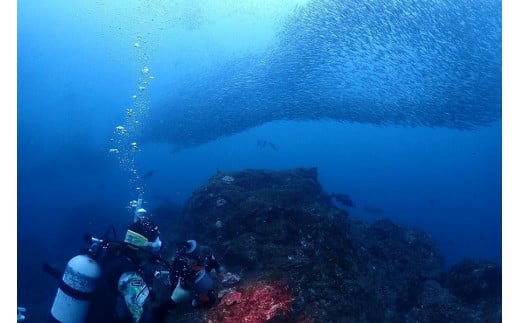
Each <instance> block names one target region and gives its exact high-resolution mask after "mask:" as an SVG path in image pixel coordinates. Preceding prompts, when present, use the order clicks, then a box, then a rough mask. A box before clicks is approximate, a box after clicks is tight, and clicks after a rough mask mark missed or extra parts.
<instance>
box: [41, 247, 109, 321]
mask: <svg viewBox="0 0 520 323" xmlns="http://www.w3.org/2000/svg"><path fill="white" fill-rule="evenodd" d="M100 276H101V268H100V266H99V264H98V263H97V262H96V261H95V260H94V259H92V258H90V257H89V256H87V255H78V256H75V257H74V258H72V259H71V260H69V262H68V263H67V267H66V268H65V272H64V273H63V277H62V279H61V281H60V285H59V288H58V292H57V293H56V297H55V298H54V303H53V304H52V308H51V316H50V322H62V323H83V322H85V320H86V318H87V315H88V311H89V309H90V303H91V301H92V298H93V294H94V291H95V289H96V287H97V284H98V281H99V278H100Z"/></svg>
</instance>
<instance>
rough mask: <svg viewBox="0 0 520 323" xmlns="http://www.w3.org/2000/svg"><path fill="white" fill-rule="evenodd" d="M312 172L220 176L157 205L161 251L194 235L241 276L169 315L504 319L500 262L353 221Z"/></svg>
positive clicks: (206, 318) (392, 226) (402, 230)
mask: <svg viewBox="0 0 520 323" xmlns="http://www.w3.org/2000/svg"><path fill="white" fill-rule="evenodd" d="M331 199H332V197H331V195H329V194H327V193H326V192H324V191H323V190H322V187H321V185H320V183H319V181H318V169H317V168H296V169H288V170H261V169H260V170H252V169H247V170H243V171H236V172H217V173H216V174H215V175H213V176H212V177H211V178H209V179H208V181H207V182H206V183H205V184H204V185H202V186H201V187H199V188H198V189H196V190H195V191H194V192H193V194H192V195H191V197H190V198H189V199H188V200H187V201H186V203H185V204H184V206H183V207H182V208H181V209H179V208H178V207H175V206H174V205H162V206H160V207H159V208H157V209H156V210H155V214H156V218H157V222H158V223H159V224H160V226H161V232H162V237H163V241H164V246H165V253H166V254H168V253H169V254H173V253H174V248H175V245H176V242H178V241H182V240H185V239H196V240H197V241H198V242H199V244H200V245H202V246H203V247H204V248H209V249H211V250H212V251H213V253H214V254H215V255H216V256H217V258H219V260H220V261H221V263H222V264H223V265H224V266H225V268H226V269H227V270H228V271H229V272H232V273H236V274H237V275H239V277H240V280H239V281H238V282H237V283H236V284H233V285H232V287H229V286H226V285H225V282H223V281H222V280H217V279H216V280H215V282H216V287H217V290H218V293H219V299H218V300H217V303H216V304H215V305H214V306H213V307H212V308H210V309H207V310H193V309H191V308H187V307H186V308H182V307H181V308H179V309H176V311H174V312H173V313H172V314H171V315H170V317H169V321H168V322H246V321H247V322H414V323H415V322H501V283H502V277H501V268H500V266H499V265H497V264H496V263H493V262H489V261H477V260H464V261H462V262H460V263H457V264H455V265H453V266H451V267H450V268H445V267H444V263H443V256H442V254H441V252H440V250H439V248H438V247H437V245H436V243H435V241H433V240H432V238H431V237H430V236H429V235H428V234H427V233H426V232H424V231H422V230H419V229H415V228H409V227H406V226H404V225H400V224H398V223H394V222H393V221H391V220H389V219H381V220H379V221H376V222H375V223H373V224H371V225H368V224H366V223H365V222H364V221H362V220H359V219H355V218H352V217H349V214H348V212H347V211H345V210H344V209H342V208H339V207H337V206H335V204H334V203H333V201H332V200H331Z"/></svg>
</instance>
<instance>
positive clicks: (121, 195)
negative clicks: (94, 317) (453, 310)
mask: <svg viewBox="0 0 520 323" xmlns="http://www.w3.org/2000/svg"><path fill="white" fill-rule="evenodd" d="M352 3H355V4H356V6H352V7H350V9H349V10H358V9H359V10H363V15H361V14H359V15H358V16H356V15H355V13H356V12H354V11H353V12H350V15H349V16H348V17H350V18H349V19H347V20H341V19H346V18H345V17H346V16H345V11H338V12H341V14H339V13H336V12H334V10H335V9H337V10H340V9H341V7H342V6H344V4H343V1H287V2H284V5H283V6H282V5H280V3H279V2H277V1H274V0H273V1H251V2H248V3H247V4H245V3H244V2H240V1H209V0H208V1H197V2H196V4H193V1H176V2H171V1H154V2H153V3H152V2H148V1H124V2H121V4H118V3H116V4H114V3H111V2H110V1H108V2H105V1H82V2H81V4H79V3H76V2H70V1H67V2H66V1H57V0H55V1H45V2H43V1H23V2H19V3H18V48H17V49H18V53H17V54H18V96H17V98H18V115H17V116H18V144H17V149H18V165H17V166H18V232H17V233H18V235H17V236H18V270H19V273H22V272H23V273H24V274H34V276H33V278H32V279H29V280H24V281H20V280H19V281H18V303H19V304H33V303H35V302H41V303H42V304H43V305H44V306H48V305H50V302H52V297H53V296H54V293H55V289H53V290H51V291H49V293H48V294H46V293H42V294H41V296H40V297H39V298H38V297H37V296H36V295H34V293H31V292H29V290H28V288H29V287H30V286H31V285H32V286H34V285H37V284H40V286H41V285H42V284H44V283H42V280H45V279H47V280H49V281H51V278H50V277H48V276H45V274H42V273H41V269H40V265H41V264H42V263H44V262H49V263H55V264H59V265H62V264H63V262H64V261H66V260H67V259H68V258H70V257H71V256H73V255H74V254H76V253H77V251H78V249H79V248H80V247H83V245H82V236H83V234H84V233H87V232H90V233H97V234H99V233H102V232H103V231H104V230H105V229H106V228H107V227H108V226H109V225H115V226H116V228H117V230H118V232H119V233H120V234H121V232H123V230H124V228H125V226H126V225H127V224H128V223H129V222H130V221H132V216H131V213H130V212H129V211H128V209H127V208H126V206H127V205H128V203H129V201H130V200H132V199H135V198H136V197H137V194H138V192H140V191H144V193H145V195H144V196H145V199H146V200H147V203H148V205H149V207H150V208H153V207H155V206H158V205H159V204H160V203H161V202H163V201H165V200H167V199H170V200H172V201H174V202H177V203H179V204H182V203H183V202H184V201H185V200H186V199H187V198H188V197H189V196H190V194H191V192H192V191H193V190H194V189H196V188H198V187H199V186H200V185H202V184H203V183H204V182H205V181H206V180H207V179H208V178H209V177H210V176H211V175H213V174H214V173H215V172H216V171H217V170H224V171H236V170H242V169H245V168H270V169H285V168H293V167H313V166H317V167H318V170H319V180H320V182H321V184H322V186H323V189H324V190H325V191H327V192H337V193H345V194H348V195H349V196H350V197H351V198H352V200H353V201H354V203H355V204H356V207H353V208H348V209H347V210H348V211H349V213H350V216H352V217H358V218H361V219H364V220H366V221H367V223H371V222H372V221H374V220H377V219H380V218H382V217H388V218H390V219H392V220H394V221H396V222H399V223H403V224H406V225H409V226H414V227H418V228H421V229H423V230H425V231H427V232H428V233H430V234H431V235H432V237H433V238H434V239H435V240H436V241H437V242H438V243H439V246H440V247H441V250H442V252H443V253H444V255H445V259H446V266H449V265H451V264H453V263H455V262H457V261H459V260H461V259H463V258H466V257H469V258H478V259H490V260H493V261H497V262H499V263H501V261H502V258H501V257H502V256H501V254H502V248H501V239H502V232H501V223H502V222H501V221H502V201H501V200H502V179H501V177H502V168H501V165H502V135H501V133H502V122H501V101H500V99H499V98H500V95H501V74H500V69H501V56H500V55H501V17H500V9H501V3H500V2H497V1H482V3H481V2H480V1H471V2H469V1H462V2H461V1H436V2H435V6H433V5H432V6H431V7H430V2H429V1H424V2H422V1H402V2H399V5H397V4H396V3H393V2H391V1H374V2H367V4H366V5H363V2H360V1H354V2H352ZM369 4H371V5H372V6H373V7H370V5H369ZM306 6H314V7H315V8H321V10H323V15H318V14H313V15H311V16H309V15H307V14H306V13H305V8H306ZM395 6H398V8H396V7H395ZM361 7H363V9H361ZM338 8H340V9H338ZM356 8H357V9H356ZM382 8H386V9H385V10H382ZM468 8H469V9H468ZM390 9H391V10H390ZM463 9H464V10H463ZM365 11H366V12H369V13H370V15H369V16H366V12H365ZM313 12H316V10H314V11H313ZM396 12H399V13H400V15H401V18H400V19H404V18H403V17H405V16H406V15H404V14H406V13H410V12H411V13H417V15H425V17H426V16H428V17H429V20H427V21H423V20H420V19H415V20H411V25H410V26H408V25H406V24H399V25H397V26H394V25H392V26H390V27H388V26H387V28H385V23H387V22H388V21H393V20H392V19H391V18H392V17H395V16H389V14H392V15H395V14H396ZM462 12H465V13H466V14H464V15H462V14H461V13H462ZM295 17H296V18H295ZM320 17H322V18H323V19H324V20H323V21H321V20H319V19H320ZM331 17H332V18H331ZM352 17H355V18H356V19H358V20H359V19H362V20H360V21H357V20H356V19H354V18H352ZM363 17H364V18H363ZM336 18H337V19H336ZM340 18H341V19H340ZM338 21H344V22H345V21H348V23H349V24H355V23H358V24H357V25H353V26H352V28H351V29H348V30H345V29H344V28H343V27H342V26H343V25H339V27H338ZM420 21H421V24H419V22H420ZM299 22H305V23H306V24H305V25H301V26H298V25H296V26H295V24H297V23H299ZM345 23H346V22H345ZM428 24H430V25H428ZM349 26H350V25H349ZM375 26H379V27H377V28H376V27H375ZM475 26H478V28H476V27H475ZM340 27H341V28H340ZM396 28H398V29H399V30H398V33H397V34H398V35H399V37H398V38H399V39H398V40H396V37H395V36H396V35H397V34H396V33H395V29H396ZM298 30H301V33H302V34H301V36H298V34H296V35H295V31H298ZM320 30H325V31H327V32H329V33H328V34H327V32H324V33H323V34H324V35H329V36H330V35H331V32H332V33H334V32H338V30H339V31H341V32H342V34H339V35H336V36H337V37H339V38H340V39H342V40H336V39H335V38H334V37H336V36H334V37H333V38H330V39H328V40H327V38H326V37H327V36H324V37H325V38H321V37H319V36H317V37H314V36H313V37H311V36H312V35H319V34H320V32H318V31H320ZM350 30H352V33H350ZM482 30H485V32H483V31H482ZM288 31H290V32H291V33H290V35H288ZM345 33H348V37H346V38H341V36H342V35H346V34H345ZM386 33H388V34H386ZM479 33H482V34H479ZM334 35H335V34H334ZM418 35H422V36H418ZM425 35H426V36H425ZM289 36H291V37H289ZM390 36H392V37H390ZM356 37H357V38H356ZM414 37H418V38H420V39H415V40H416V42H415V43H416V44H419V45H417V47H415V48H414V49H413V50H411V49H410V47H407V48H402V47H399V46H404V44H405V43H406V44H407V46H411V45H412V44H414ZM421 37H422V38H421ZM439 37H441V38H442V39H440V40H439ZM281 39H283V40H284V42H286V43H287V47H283V44H280V40H281ZM323 39H325V40H323ZM403 40H406V42H405V41H403ZM419 40H422V42H419ZM436 40H439V42H438V43H435V41H436ZM383 41H384V42H383ZM428 42H429V43H432V45H431V47H429V46H426V44H428ZM381 44H390V45H391V46H390V45H388V46H387V47H385V46H383V47H382V46H381ZM347 45H348V46H351V45H352V46H351V47H349V48H350V49H349V50H348V55H343V56H342V55H340V54H338V53H340V52H343V51H345V50H346V47H347ZM354 45H355V46H354ZM412 52H413V53H412ZM400 53H401V54H400ZM403 53H406V54H403ZM365 54H366V56H365ZM368 54H370V55H368ZM443 54H445V56H443ZM466 54H467V55H466ZM399 55H404V56H399ZM406 55H412V56H406ZM421 55H422V56H421ZM369 56H370V57H369ZM367 57H368V58H367ZM411 58H413V59H411ZM425 58H428V59H430V60H429V61H425V60H424V59H425ZM461 61H463V63H460V64H459V62H461ZM371 62H372V63H374V62H376V63H377V62H378V64H379V65H377V64H371ZM419 62H421V64H420V67H417V70H415V67H416V66H419V65H418V64H419ZM367 64H368V65H370V66H369V67H367V66H368V65H367ZM145 67H146V68H148V69H149V72H148V71H145V70H143V69H144V68H145ZM352 73H354V75H353V74H352ZM150 76H153V78H150ZM416 77H417V79H415V78H416ZM140 86H142V87H143V88H142V89H141V90H140V89H139V87H140ZM134 95H135V96H136V97H135V98H133V96H134ZM237 102H240V104H239V103H237ZM127 109H132V111H131V112H129V111H128V110H127ZM117 126H122V127H124V128H125V129H126V130H125V131H126V132H125V134H124V135H122V134H121V133H120V132H118V131H117V130H116V127H117ZM262 140H265V141H267V142H269V143H272V144H273V145H274V146H275V147H276V149H274V148H273V147H272V146H270V145H266V146H265V147H262V146H259V145H258V142H259V141H262ZM132 142H136V147H134V148H136V149H132V147H131V143H132ZM110 149H118V151H119V153H111V152H110ZM149 171H153V175H152V176H150V177H149V178H146V179H144V178H143V175H144V174H146V173H147V172H149ZM367 209H368V210H367ZM373 209H380V210H381V212H380V213H374V212H370V210H373ZM54 283H55V282H53V281H51V282H50V283H47V286H51V287H52V288H54V286H55V284H54Z"/></svg>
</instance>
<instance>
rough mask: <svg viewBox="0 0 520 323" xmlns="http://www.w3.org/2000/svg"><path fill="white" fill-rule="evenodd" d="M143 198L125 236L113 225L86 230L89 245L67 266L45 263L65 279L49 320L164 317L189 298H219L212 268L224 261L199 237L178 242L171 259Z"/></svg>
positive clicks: (198, 303) (198, 302) (116, 321)
mask: <svg viewBox="0 0 520 323" xmlns="http://www.w3.org/2000/svg"><path fill="white" fill-rule="evenodd" d="M141 203H142V200H141V199H139V200H138V202H137V203H135V204H134V205H133V207H134V209H135V210H134V221H133V222H132V223H131V224H130V226H129V227H128V229H127V230H126V234H125V238H124V241H120V240H117V239H116V234H115V229H114V228H113V227H110V228H109V229H111V230H107V232H105V234H104V235H103V236H102V237H101V238H96V237H93V236H91V235H85V237H84V238H85V240H86V241H87V242H88V243H90V247H89V248H88V249H87V250H82V251H81V252H80V254H79V255H77V256H75V257H73V258H72V259H70V260H69V262H68V263H67V266H66V269H65V271H64V272H60V271H58V270H56V269H54V268H52V267H50V266H49V265H44V270H45V271H47V272H48V273H50V274H51V275H52V276H54V277H55V278H57V279H58V280H59V282H60V283H59V287H58V291H57V294H56V297H55V299H54V303H53V305H52V308H51V315H50V317H49V322H61V323H68V322H87V323H103V322H107V323H108V322H113V323H127V322H128V323H151V322H164V321H165V319H166V317H167V316H168V314H169V313H171V310H172V309H174V308H175V307H176V306H177V305H178V304H180V303H183V302H185V301H188V300H189V299H191V306H192V307H193V308H208V307H210V306H212V305H213V304H214V303H215V301H216V293H215V290H214V289H213V277H211V272H212V271H213V270H215V271H216V272H217V273H219V274H220V273H223V270H224V268H223V266H221V265H220V264H219V263H218V261H217V260H216V258H215V256H214V255H213V254H212V253H211V252H210V251H208V250H206V249H204V248H202V247H201V246H199V245H198V244H197V242H196V241H195V240H187V241H183V242H180V243H177V251H176V254H175V257H174V258H173V259H172V261H171V262H169V261H167V260H165V259H164V258H162V256H161V250H162V247H163V245H162V241H161V239H160V231H159V228H158V226H157V225H156V224H155V222H154V221H153V218H152V215H151V214H149V213H148V212H147V210H146V209H144V208H142V205H141ZM110 233H112V237H110ZM203 249H204V250H203ZM161 291H162V293H161Z"/></svg>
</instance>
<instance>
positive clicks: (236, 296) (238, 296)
mask: <svg viewBox="0 0 520 323" xmlns="http://www.w3.org/2000/svg"><path fill="white" fill-rule="evenodd" d="M221 302H222V303H223V304H224V305H227V306H229V305H231V304H233V303H240V302H242V293H239V292H236V291H232V292H229V293H227V294H226V295H224V296H223V297H222V300H221Z"/></svg>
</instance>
